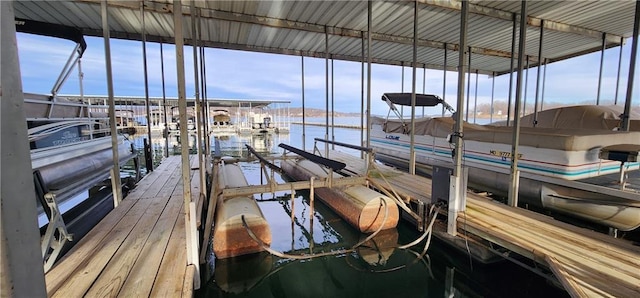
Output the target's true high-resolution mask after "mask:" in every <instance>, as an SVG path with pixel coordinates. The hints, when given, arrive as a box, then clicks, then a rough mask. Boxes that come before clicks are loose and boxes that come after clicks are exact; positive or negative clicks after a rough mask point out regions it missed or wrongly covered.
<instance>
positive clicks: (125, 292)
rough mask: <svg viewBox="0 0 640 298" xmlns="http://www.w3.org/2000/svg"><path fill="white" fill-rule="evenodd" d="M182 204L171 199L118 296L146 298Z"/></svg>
mask: <svg viewBox="0 0 640 298" xmlns="http://www.w3.org/2000/svg"><path fill="white" fill-rule="evenodd" d="M182 203H183V202H182V201H181V200H178V199H176V198H175V197H174V198H171V200H170V201H169V203H168V204H167V207H166V208H165V210H164V211H163V212H162V215H161V216H160V219H158V222H157V223H156V226H155V227H154V228H153V231H152V232H151V235H149V239H147V242H146V243H145V244H144V247H143V248H142V251H141V252H140V255H139V257H138V259H137V260H136V262H135V264H134V265H133V267H132V268H131V272H130V273H129V276H128V277H127V280H126V281H125V282H124V284H123V286H122V288H121V289H120V293H119V294H118V295H120V296H124V297H148V296H149V294H150V293H151V288H152V286H153V282H154V280H155V277H156V275H157V274H158V270H159V268H160V263H161V261H162V256H163V255H164V252H165V249H166V248H167V245H168V243H169V237H170V236H171V232H172V231H173V228H174V226H175V225H176V221H177V220H179V218H180V217H179V216H178V215H179V214H180V210H181V209H182V206H183V204H182Z"/></svg>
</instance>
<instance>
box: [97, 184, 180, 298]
mask: <svg viewBox="0 0 640 298" xmlns="http://www.w3.org/2000/svg"><path fill="white" fill-rule="evenodd" d="M168 201H169V198H168V197H165V198H156V199H155V200H153V202H152V203H151V204H150V205H149V207H148V208H147V210H146V211H145V214H144V215H143V216H142V217H141V218H140V220H139V221H138V223H137V224H136V226H135V227H134V228H133V230H132V231H131V232H130V233H129V235H128V236H127V239H126V240H125V241H124V242H123V243H122V245H120V247H119V248H118V250H117V251H116V253H115V254H114V255H113V258H112V260H111V261H110V262H109V263H108V264H107V265H106V266H105V267H104V269H103V270H102V273H101V274H100V276H99V277H98V279H97V280H96V281H95V282H94V283H93V285H92V286H91V288H90V289H89V291H88V292H87V294H86V296H88V297H115V296H117V295H118V292H120V287H121V286H122V284H123V283H124V282H125V280H126V279H127V276H128V275H129V272H130V271H131V268H132V267H133V264H134V263H135V261H136V260H137V259H138V256H139V255H140V251H141V250H142V247H143V246H144V244H145V243H146V242H147V239H148V238H149V235H150V234H151V231H152V230H153V228H154V227H155V225H156V223H157V222H158V218H159V217H160V215H161V214H162V211H163V210H164V209H165V207H166V205H167V202H168Z"/></svg>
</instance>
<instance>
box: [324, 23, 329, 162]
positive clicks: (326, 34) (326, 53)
mask: <svg viewBox="0 0 640 298" xmlns="http://www.w3.org/2000/svg"><path fill="white" fill-rule="evenodd" d="M324 67H325V68H324V79H325V113H324V114H325V131H324V139H325V140H327V141H328V140H329V32H328V31H327V27H325V28H324ZM324 156H325V157H328V156H329V143H324Z"/></svg>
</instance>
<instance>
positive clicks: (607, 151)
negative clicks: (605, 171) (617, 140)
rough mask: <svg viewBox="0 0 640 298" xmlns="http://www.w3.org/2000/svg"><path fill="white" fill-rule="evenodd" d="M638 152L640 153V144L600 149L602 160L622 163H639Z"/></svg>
mask: <svg viewBox="0 0 640 298" xmlns="http://www.w3.org/2000/svg"><path fill="white" fill-rule="evenodd" d="M638 152H640V145H638V144H621V145H613V146H607V147H604V148H602V149H600V158H601V159H607V160H615V161H619V162H622V163H625V162H636V161H638Z"/></svg>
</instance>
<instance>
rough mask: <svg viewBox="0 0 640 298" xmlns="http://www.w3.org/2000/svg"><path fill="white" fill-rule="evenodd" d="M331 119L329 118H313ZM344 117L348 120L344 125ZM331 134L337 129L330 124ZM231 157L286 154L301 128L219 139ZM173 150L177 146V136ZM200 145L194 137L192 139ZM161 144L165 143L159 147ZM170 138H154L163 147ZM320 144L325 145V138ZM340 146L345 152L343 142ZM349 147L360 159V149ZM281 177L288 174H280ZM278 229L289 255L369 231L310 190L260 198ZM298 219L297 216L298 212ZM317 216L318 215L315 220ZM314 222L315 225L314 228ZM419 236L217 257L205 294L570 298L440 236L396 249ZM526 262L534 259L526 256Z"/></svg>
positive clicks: (255, 180) (255, 179)
mask: <svg viewBox="0 0 640 298" xmlns="http://www.w3.org/2000/svg"><path fill="white" fill-rule="evenodd" d="M306 120H307V121H309V122H324V118H322V119H313V120H312V119H306ZM338 120H340V121H341V122H338ZM359 121H360V119H359V118H355V117H354V118H336V119H335V123H345V124H359ZM333 131H334V135H335V140H336V141H339V142H344V143H350V144H355V145H359V144H360V142H361V137H360V131H359V130H357V129H343V128H335V129H334V130H333ZM324 135H325V128H324V127H318V126H307V127H306V138H305V139H306V147H307V150H309V149H311V148H313V145H314V141H313V139H314V138H324ZM330 138H331V129H330ZM219 141H220V145H221V147H222V151H223V153H224V154H225V155H231V156H246V149H244V144H250V145H251V146H252V147H254V148H256V149H257V150H258V151H260V152H263V153H264V154H273V155H279V154H282V151H283V150H282V149H281V148H279V147H278V144H279V143H286V144H289V145H291V146H294V147H298V148H301V147H302V126H301V125H292V126H291V131H290V133H289V134H280V135H278V134H273V135H260V136H246V137H241V136H235V135H234V136H228V137H221V138H219ZM170 143H171V144H170V147H173V146H174V145H176V146H177V143H176V139H175V137H173V142H170ZM190 143H191V145H190V147H192V148H195V145H194V144H195V137H193V138H192V139H191V138H190ZM156 144H158V145H156ZM163 144H164V140H161V141H159V142H156V141H154V148H155V149H154V150H155V151H156V152H162V151H163V150H164V148H163ZM318 146H319V147H320V148H324V147H323V146H324V144H322V143H318ZM336 149H337V150H342V149H340V148H338V147H336ZM342 151H347V152H350V153H353V154H356V155H357V156H359V152H356V151H354V150H342ZM240 165H241V167H242V169H243V171H244V173H245V177H247V180H248V181H249V183H250V184H260V168H259V164H258V163H257V162H242V163H241V164H240ZM276 176H277V177H276V179H278V181H280V182H282V181H283V178H281V177H279V176H278V175H277V174H276ZM254 197H255V199H256V200H257V201H258V205H259V206H260V208H261V210H262V212H263V213H264V215H265V217H266V219H267V221H268V222H269V224H270V227H271V232H272V244H271V248H273V249H275V250H277V251H280V252H285V253H288V254H302V253H305V254H309V253H319V252H330V251H339V250H342V249H345V248H350V247H351V246H352V245H354V244H355V243H357V242H358V241H359V240H361V239H364V237H366V235H364V234H361V233H359V232H358V231H356V230H355V229H354V228H352V227H351V226H350V225H349V224H347V223H346V222H345V221H343V220H342V219H341V218H340V217H339V216H338V215H337V214H335V213H334V212H333V211H332V210H331V209H329V208H328V207H327V206H325V205H323V203H322V202H320V201H319V200H316V201H315V202H316V203H315V206H314V213H313V214H312V215H310V214H309V210H310V206H309V198H308V191H298V192H296V193H295V195H294V199H293V200H291V194H290V193H289V192H277V193H275V194H261V195H255V196H254ZM292 214H293V215H294V220H293V221H292V220H291V215H292ZM311 218H313V220H311ZM311 223H313V225H311ZM419 236H420V234H419V233H418V232H417V231H416V230H415V228H414V227H413V226H410V225H408V224H406V223H400V224H399V225H398V227H397V228H396V229H393V230H390V231H386V232H385V233H384V234H380V235H378V236H377V237H376V238H374V241H373V242H371V243H368V244H369V245H366V246H363V247H361V248H360V249H358V250H356V251H354V252H349V253H342V254H338V255H335V256H329V257H320V258H314V259H309V260H290V259H282V258H279V257H276V256H273V255H270V254H268V253H260V254H254V255H248V256H241V257H235V258H229V259H222V260H217V259H215V256H213V255H210V257H211V261H210V262H209V263H208V264H207V265H205V266H203V267H201V270H202V271H203V275H204V276H205V279H206V282H203V284H202V285H201V289H200V290H199V291H197V293H196V294H197V296H199V297H452V296H462V297H464V296H469V297H565V296H567V294H566V292H565V291H564V290H562V289H560V288H558V287H557V286H555V285H553V284H552V283H551V282H550V281H548V280H547V279H545V278H543V277H541V276H539V275H537V274H534V273H532V272H531V271H528V270H526V269H524V268H522V267H520V266H518V265H516V264H514V263H512V262H509V261H504V262H499V263H494V264H489V265H483V264H480V263H478V262H475V261H472V260H470V258H469V256H468V255H467V254H466V253H462V252H460V251H458V250H456V249H454V248H453V247H451V246H448V245H447V244H444V243H442V242H440V241H438V240H437V239H434V240H433V241H432V243H431V245H430V247H429V249H428V250H427V254H426V255H425V256H423V257H419V252H421V251H422V247H423V245H424V241H423V242H422V243H420V244H418V245H417V246H416V247H415V248H413V249H411V250H402V249H397V247H398V246H400V245H402V244H405V243H409V242H411V241H413V240H414V239H416V238H417V237H419ZM521 261H523V262H526V263H529V262H528V261H527V260H525V259H521Z"/></svg>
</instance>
